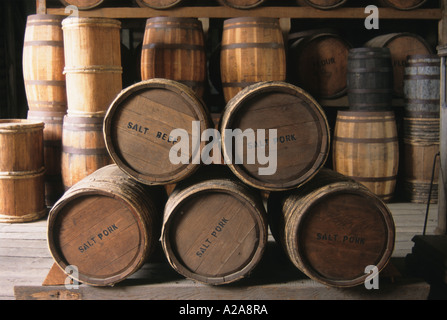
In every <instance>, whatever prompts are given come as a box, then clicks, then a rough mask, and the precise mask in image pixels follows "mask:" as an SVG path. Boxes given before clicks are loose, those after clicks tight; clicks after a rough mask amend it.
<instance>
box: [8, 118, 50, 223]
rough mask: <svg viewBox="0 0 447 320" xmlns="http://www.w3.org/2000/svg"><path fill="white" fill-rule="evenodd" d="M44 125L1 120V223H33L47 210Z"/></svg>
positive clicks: (35, 122)
mask: <svg viewBox="0 0 447 320" xmlns="http://www.w3.org/2000/svg"><path fill="white" fill-rule="evenodd" d="M43 128H44V124H43V123H42V122H37V121H31V120H23V119H3V120H0V145H1V146H2V152H1V153H0V222H6V223H22V222H29V221H34V220H38V219H40V218H42V217H43V216H45V215H46V214H47V211H46V207H45V184H44V173H45V167H44V156H43Z"/></svg>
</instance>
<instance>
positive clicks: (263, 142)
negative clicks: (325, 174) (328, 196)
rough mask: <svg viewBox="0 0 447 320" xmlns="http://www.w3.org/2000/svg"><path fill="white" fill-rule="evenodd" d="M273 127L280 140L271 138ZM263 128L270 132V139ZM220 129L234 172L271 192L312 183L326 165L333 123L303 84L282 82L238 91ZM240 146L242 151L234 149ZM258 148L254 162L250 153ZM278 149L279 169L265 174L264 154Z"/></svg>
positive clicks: (263, 84) (227, 109)
mask: <svg viewBox="0 0 447 320" xmlns="http://www.w3.org/2000/svg"><path fill="white" fill-rule="evenodd" d="M270 129H272V130H276V138H275V137H272V136H270V131H269V130H270ZM227 130H229V131H227ZM237 130H240V133H238V132H237ZM251 130H253V135H252V136H250V135H249V133H250V131H251ZM258 130H265V137H262V136H259V131H258ZM220 132H221V135H222V151H223V155H224V159H225V162H226V163H227V165H228V166H229V167H230V168H231V170H232V171H233V172H234V173H235V174H236V176H238V177H239V178H240V179H241V180H242V181H244V182H245V183H247V184H248V185H250V186H252V187H255V188H258V189H263V190H268V191H274V190H285V189H290V188H296V187H299V186H300V185H302V184H304V183H306V181H308V180H309V179H310V178H312V176H314V175H315V173H316V172H317V171H318V170H319V169H320V168H321V167H322V166H323V165H324V163H325V162H326V160H327V156H328V153H329V147H330V134H329V126H328V123H327V119H326V116H325V113H324V111H323V110H322V108H321V107H320V105H319V104H318V103H317V102H316V101H315V100H314V99H313V97H312V96H311V95H309V94H308V93H307V92H305V91H304V90H302V89H301V88H298V87H296V86H293V85H291V84H288V83H285V82H279V81H273V82H262V83H259V84H255V85H251V86H249V87H247V88H245V89H244V90H243V91H241V92H240V93H238V94H237V95H236V96H235V97H234V98H233V99H232V100H231V101H230V102H229V103H228V104H227V106H226V107H225V110H224V112H223V115H222V118H221V124H220ZM230 133H231V135H230ZM232 135H233V138H232ZM244 136H245V137H246V138H244ZM238 140H239V141H240V140H242V141H241V142H239V143H238V142H237V141H238ZM229 142H231V143H232V145H230V144H229ZM238 145H241V149H235V150H236V152H233V149H234V148H237V146H238ZM237 150H241V151H237ZM255 151H256V157H255V159H254V161H251V160H249V157H248V154H249V153H254V152H255ZM274 151H276V159H271V161H272V163H271V164H274V162H276V171H275V172H274V174H261V172H260V169H261V168H266V167H267V166H268V164H265V163H264V164H262V162H261V161H260V160H261V159H260V157H259V154H265V155H266V156H267V155H268V154H270V153H271V152H274ZM272 158H273V157H272ZM238 159H239V160H238ZM241 160H242V161H241ZM269 165H270V164H269Z"/></svg>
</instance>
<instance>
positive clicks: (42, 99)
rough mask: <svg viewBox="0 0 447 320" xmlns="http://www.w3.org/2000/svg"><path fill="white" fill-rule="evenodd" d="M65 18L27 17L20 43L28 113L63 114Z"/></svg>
mask: <svg viewBox="0 0 447 320" xmlns="http://www.w3.org/2000/svg"><path fill="white" fill-rule="evenodd" d="M62 19H64V16H57V15H50V14H48V15H47V14H36V15H30V16H28V19H27V22H26V29H25V40H24V43H23V78H24V81H25V92H26V97H27V100H28V108H29V109H30V110H41V111H48V112H49V111H51V112H65V111H66V110H67V94H66V90H65V76H64V74H63V71H64V65H65V62H64V41H63V33H62V25H61V23H62Z"/></svg>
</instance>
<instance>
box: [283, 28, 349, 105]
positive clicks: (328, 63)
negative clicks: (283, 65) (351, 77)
mask: <svg viewBox="0 0 447 320" xmlns="http://www.w3.org/2000/svg"><path fill="white" fill-rule="evenodd" d="M290 36H293V35H290ZM289 39H290V38H289ZM351 48H352V46H351V44H350V43H349V42H348V41H346V40H345V39H344V38H342V37H341V36H340V35H338V34H337V33H336V32H331V31H319V30H313V31H309V33H307V34H303V35H302V36H298V37H295V38H294V39H293V40H292V43H291V45H290V46H289V63H288V67H289V78H290V79H291V82H292V83H293V84H295V85H297V86H299V87H301V88H303V89H304V90H306V91H307V92H309V93H310V94H311V95H313V96H314V97H317V98H325V99H332V98H338V97H340V96H343V95H345V94H346V90H347V89H346V77H347V62H348V53H349V50H350V49H351Z"/></svg>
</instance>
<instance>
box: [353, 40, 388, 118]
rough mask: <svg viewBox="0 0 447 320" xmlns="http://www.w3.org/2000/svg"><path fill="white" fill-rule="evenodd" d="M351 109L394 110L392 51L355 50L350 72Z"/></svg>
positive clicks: (377, 49) (385, 49) (376, 49)
mask: <svg viewBox="0 0 447 320" xmlns="http://www.w3.org/2000/svg"><path fill="white" fill-rule="evenodd" d="M347 88H348V100H349V108H350V109H351V110H360V111H384V110H389V109H390V108H391V106H392V98H393V67H392V65H391V54H390V50H389V49H388V48H354V49H351V50H350V51H349V55H348V68H347Z"/></svg>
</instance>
